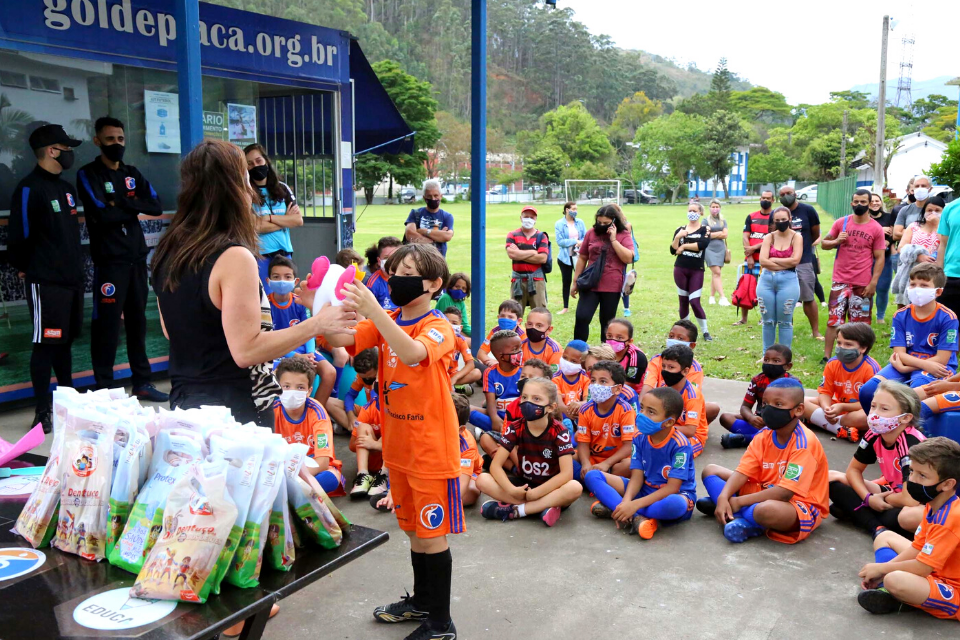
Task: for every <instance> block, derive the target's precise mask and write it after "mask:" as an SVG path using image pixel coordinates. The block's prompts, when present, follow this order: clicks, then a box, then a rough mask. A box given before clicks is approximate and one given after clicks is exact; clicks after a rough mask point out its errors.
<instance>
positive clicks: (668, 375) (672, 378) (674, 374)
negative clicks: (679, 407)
mask: <svg viewBox="0 0 960 640" xmlns="http://www.w3.org/2000/svg"><path fill="white" fill-rule="evenodd" d="M660 376H661V377H662V378H663V381H664V382H666V383H667V386H668V387H672V386H673V385H675V384H677V383H679V382H680V381H681V380H683V379H684V378H685V377H686V376H684V375H683V374H682V373H681V372H679V371H667V370H666V369H661V370H660Z"/></svg>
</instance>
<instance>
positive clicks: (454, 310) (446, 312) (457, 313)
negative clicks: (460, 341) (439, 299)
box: [443, 307, 463, 322]
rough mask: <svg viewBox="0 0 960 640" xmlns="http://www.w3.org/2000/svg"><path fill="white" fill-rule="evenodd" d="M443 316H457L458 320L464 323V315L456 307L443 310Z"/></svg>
mask: <svg viewBox="0 0 960 640" xmlns="http://www.w3.org/2000/svg"><path fill="white" fill-rule="evenodd" d="M443 315H445V316H457V317H458V318H460V322H463V314H462V313H460V309H457V308H456V307H447V308H446V309H444V310H443Z"/></svg>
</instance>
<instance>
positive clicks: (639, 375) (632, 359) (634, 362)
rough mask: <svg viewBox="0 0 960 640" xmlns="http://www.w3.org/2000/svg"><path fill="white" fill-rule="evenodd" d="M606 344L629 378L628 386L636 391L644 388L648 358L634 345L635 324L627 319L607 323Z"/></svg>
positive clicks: (615, 319) (617, 319) (616, 319)
mask: <svg viewBox="0 0 960 640" xmlns="http://www.w3.org/2000/svg"><path fill="white" fill-rule="evenodd" d="M604 340H605V344H606V345H607V346H609V347H610V348H611V349H613V352H614V357H613V361H614V362H619V363H620V366H621V367H623V371H624V373H625V374H626V376H627V385H629V386H630V387H631V388H632V389H633V390H634V391H640V389H641V388H642V387H643V376H644V374H646V372H647V356H646V354H645V353H644V352H643V351H641V350H640V347H638V346H637V345H635V344H633V323H632V322H630V321H629V320H627V319H625V318H614V319H613V320H611V321H610V322H609V323H607V335H606V336H604Z"/></svg>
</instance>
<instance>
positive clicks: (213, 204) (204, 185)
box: [152, 140, 258, 291]
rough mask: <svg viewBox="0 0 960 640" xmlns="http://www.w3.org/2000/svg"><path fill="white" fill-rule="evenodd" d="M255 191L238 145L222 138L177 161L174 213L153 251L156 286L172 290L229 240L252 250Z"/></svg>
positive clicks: (255, 243) (255, 246) (254, 243)
mask: <svg viewBox="0 0 960 640" xmlns="http://www.w3.org/2000/svg"><path fill="white" fill-rule="evenodd" d="M255 195H256V194H255V192H254V191H253V189H251V188H250V183H249V182H248V181H247V164H246V160H245V159H244V157H243V154H242V153H240V149H239V148H237V147H236V146H234V145H232V144H230V143H229V142H224V141H222V140H204V141H203V142H201V143H200V144H198V145H197V146H196V147H194V148H193V150H192V151H190V153H188V154H187V155H186V156H184V158H183V160H181V161H180V195H179V196H178V197H177V213H176V214H175V215H174V216H173V221H172V222H171V223H170V228H169V229H167V232H166V233H165V234H164V235H163V238H161V239H160V243H159V244H158V245H157V249H156V252H155V253H154V254H153V265H152V266H153V270H154V272H155V273H156V272H158V271H159V272H160V274H161V278H162V280H161V281H160V284H161V288H162V289H163V290H165V291H174V290H175V289H176V288H177V285H179V284H180V278H181V276H183V274H184V273H185V272H186V271H187V270H190V271H193V272H194V273H196V272H199V271H200V269H201V267H202V266H203V263H204V261H205V260H207V259H208V258H209V257H210V256H212V255H214V254H217V253H218V252H222V251H223V250H224V249H226V248H228V247H230V246H232V245H240V246H242V247H245V248H246V249H248V250H249V251H250V253H252V254H254V255H256V253H257V249H258V240H257V230H256V226H255V221H254V215H253V214H252V213H251V211H250V204H251V199H252V198H253V197H254V196H255Z"/></svg>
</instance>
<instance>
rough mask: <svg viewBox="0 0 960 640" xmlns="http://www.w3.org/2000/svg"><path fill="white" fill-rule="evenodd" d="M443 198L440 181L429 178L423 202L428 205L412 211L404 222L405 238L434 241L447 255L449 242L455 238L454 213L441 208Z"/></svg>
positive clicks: (424, 241)
mask: <svg viewBox="0 0 960 640" xmlns="http://www.w3.org/2000/svg"><path fill="white" fill-rule="evenodd" d="M442 198H443V196H441V195H440V183H439V182H437V181H436V180H427V181H426V182H424V183H423V202H424V203H425V204H426V205H427V206H425V207H420V208H419V209H412V210H411V211H410V215H408V216H407V221H406V222H405V223H404V224H405V227H406V228H405V229H404V232H403V239H404V240H406V241H407V242H416V243H432V244H433V246H435V247H436V248H437V249H438V250H439V251H440V254H441V255H442V256H443V257H446V256H447V243H448V242H450V241H451V240H453V214H452V213H449V212H447V211H444V210H443V209H441V208H440V203H441V201H442Z"/></svg>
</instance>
